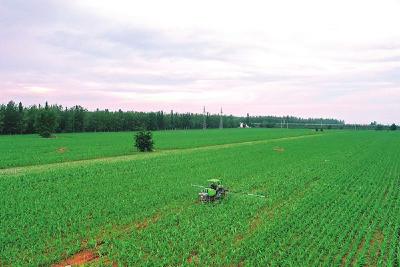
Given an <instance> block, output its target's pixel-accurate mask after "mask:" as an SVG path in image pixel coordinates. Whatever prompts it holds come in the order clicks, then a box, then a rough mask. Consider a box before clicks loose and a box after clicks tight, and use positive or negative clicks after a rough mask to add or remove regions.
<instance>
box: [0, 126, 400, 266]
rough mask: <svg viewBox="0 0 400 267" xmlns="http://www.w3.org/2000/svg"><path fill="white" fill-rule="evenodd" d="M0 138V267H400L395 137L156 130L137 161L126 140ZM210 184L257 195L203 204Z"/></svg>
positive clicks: (105, 136) (399, 160) (109, 136)
mask: <svg viewBox="0 0 400 267" xmlns="http://www.w3.org/2000/svg"><path fill="white" fill-rule="evenodd" d="M0 140H1V141H0V148H1V151H2V153H1V155H0V160H1V165H0V166H1V168H3V169H4V170H0V194H1V196H2V197H1V198H0V207H1V211H2V212H1V213H0V265H5V266H9V265H12V266H19V265H31V266H37V265H44V266H47V265H52V264H57V263H67V262H66V261H65V260H66V259H68V258H70V257H73V256H74V255H77V254H79V253H83V254H85V253H86V255H89V256H90V258H92V260H90V261H89V262H88V264H89V265H93V266H99V265H112V264H119V265H120V266H126V265H133V266H143V265H152V266H181V265H193V266H195V265H199V266H227V265H230V264H232V265H239V266H243V265H244V266H266V265H283V266H287V265H292V266H319V265H322V266H362V265H367V266H399V265H400V192H399V189H400V153H399V151H400V135H399V134H398V133H397V132H386V131H385V132H375V131H359V132H355V131H325V132H323V133H315V132H313V131H311V130H280V129H279V130H274V129H272V130H264V129H246V130H239V129H231V130H212V131H175V132H156V133H155V141H156V149H157V151H156V152H153V153H148V154H140V153H136V152H133V151H132V147H131V145H132V133H95V134H65V135H60V136H59V137H58V138H55V139H53V140H43V139H39V138H38V137H36V136H15V137H14V136H8V137H1V138H0ZM45 142H49V143H50V144H45ZM103 144H104V145H103ZM61 147H65V150H66V151H65V153H59V154H55V153H56V150H57V149H59V148H61ZM4 151H8V152H7V153H3V152H4ZM6 154H7V155H6ZM56 155H62V156H59V157H57V156H56ZM101 158H106V159H105V160H101ZM70 161H75V162H74V163H73V164H71V163H63V162H70ZM27 165H35V166H27ZM24 166H26V167H24ZM15 167H18V168H15ZM210 178H221V179H222V180H223V182H224V184H226V185H227V186H228V187H229V188H230V189H231V190H233V191H240V192H249V193H256V194H263V195H265V196H266V198H255V197H249V196H246V195H240V194H232V195H229V196H228V197H227V198H226V199H224V200H223V201H222V202H221V203H218V204H209V205H205V204H200V203H198V202H197V201H196V197H197V192H198V188H194V187H191V184H204V183H205V182H206V180H207V179H210Z"/></svg>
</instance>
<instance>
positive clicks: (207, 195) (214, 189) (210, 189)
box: [192, 179, 265, 203]
mask: <svg viewBox="0 0 400 267" xmlns="http://www.w3.org/2000/svg"><path fill="white" fill-rule="evenodd" d="M207 181H208V182H209V183H210V184H209V186H207V187H206V186H202V185H195V184H192V186H194V187H199V188H201V189H202V190H201V192H200V193H199V200H200V202H202V203H210V202H214V201H216V200H220V199H223V198H224V197H225V196H226V195H227V193H228V192H229V194H239V195H245V196H250V197H259V198H265V195H259V194H254V193H246V192H243V191H239V192H232V191H230V190H228V189H227V188H225V187H224V186H223V185H222V183H221V180H219V179H210V180H207Z"/></svg>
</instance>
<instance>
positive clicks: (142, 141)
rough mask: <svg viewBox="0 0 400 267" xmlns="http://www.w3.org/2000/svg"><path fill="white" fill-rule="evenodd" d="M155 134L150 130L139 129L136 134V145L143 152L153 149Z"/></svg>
mask: <svg viewBox="0 0 400 267" xmlns="http://www.w3.org/2000/svg"><path fill="white" fill-rule="evenodd" d="M153 146H154V142H153V135H152V133H151V132H150V131H144V130H142V131H139V132H137V133H136V135H135V147H136V148H137V150H139V151H141V152H150V151H153Z"/></svg>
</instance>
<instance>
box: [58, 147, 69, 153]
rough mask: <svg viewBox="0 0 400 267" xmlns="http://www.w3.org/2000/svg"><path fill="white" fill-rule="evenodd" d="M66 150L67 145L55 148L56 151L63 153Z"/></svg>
mask: <svg viewBox="0 0 400 267" xmlns="http://www.w3.org/2000/svg"><path fill="white" fill-rule="evenodd" d="M67 151H68V148H67V147H59V148H57V153H59V154H64V153H65V152H67Z"/></svg>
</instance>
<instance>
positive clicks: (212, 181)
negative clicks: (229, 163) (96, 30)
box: [207, 179, 224, 190]
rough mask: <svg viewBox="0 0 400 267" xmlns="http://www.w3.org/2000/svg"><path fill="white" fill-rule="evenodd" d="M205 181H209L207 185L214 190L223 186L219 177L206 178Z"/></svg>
mask: <svg viewBox="0 0 400 267" xmlns="http://www.w3.org/2000/svg"><path fill="white" fill-rule="evenodd" d="M207 182H209V183H210V185H209V187H210V188H212V189H214V190H218V189H219V188H223V187H224V186H223V185H222V183H221V180H219V179H210V180H207Z"/></svg>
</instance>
